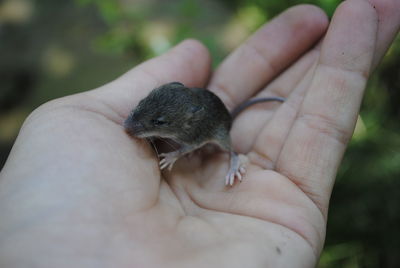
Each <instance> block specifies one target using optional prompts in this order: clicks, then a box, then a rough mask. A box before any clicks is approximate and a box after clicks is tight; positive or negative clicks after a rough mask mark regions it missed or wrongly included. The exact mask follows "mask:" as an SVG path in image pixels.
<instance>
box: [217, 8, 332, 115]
mask: <svg viewBox="0 0 400 268" xmlns="http://www.w3.org/2000/svg"><path fill="white" fill-rule="evenodd" d="M326 26H327V18H326V16H325V14H324V13H323V12H322V11H321V10H320V9H318V8H316V7H314V6H310V5H301V6H296V7H293V8H290V9H288V10H287V11H286V12H284V13H282V14H281V15H279V16H278V17H276V18H275V19H273V20H272V21H271V22H269V23H268V24H266V25H265V26H264V27H262V28H261V29H259V30H258V31H257V32H256V33H255V34H254V35H253V36H251V37H250V38H249V39H248V40H247V41H246V42H245V43H244V44H243V45H241V46H240V47H239V48H237V49H236V50H235V51H234V52H233V53H232V54H231V55H230V56H228V58H227V59H226V60H225V61H224V62H222V64H221V65H220V66H219V67H218V69H217V70H216V72H215V73H214V75H213V76H212V78H211V82H210V85H209V88H210V89H211V90H213V91H214V92H215V93H216V94H217V95H219V96H220V97H221V99H222V100H223V101H224V103H225V104H226V105H227V106H228V107H229V108H230V109H232V108H233V107H235V106H236V105H237V104H239V103H240V102H242V101H244V100H245V99H247V98H249V97H250V96H252V95H254V94H255V93H256V92H257V91H258V90H260V89H261V88H262V87H264V86H265V84H267V83H268V81H270V80H271V79H272V78H273V77H275V76H276V75H278V74H279V73H280V72H281V71H282V70H283V69H284V68H286V67H287V66H288V65H289V64H290V63H292V62H293V61H294V60H296V59H297V58H298V57H299V56H300V55H302V54H303V53H304V52H305V51H307V50H308V49H309V48H310V47H311V46H312V45H313V44H314V43H315V42H316V41H317V40H318V39H319V38H320V37H321V36H322V34H323V33H324V31H325V29H326Z"/></svg>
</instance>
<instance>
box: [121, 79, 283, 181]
mask: <svg viewBox="0 0 400 268" xmlns="http://www.w3.org/2000/svg"><path fill="white" fill-rule="evenodd" d="M267 101H279V102H283V101H285V99H284V98H280V97H270V98H259V99H251V100H248V101H246V102H244V103H242V104H241V105H239V106H238V107H237V108H236V109H234V110H233V112H232V114H230V113H229V111H228V110H227V108H226V107H225V105H224V104H223V102H222V101H221V100H220V99H219V98H218V97H217V96H216V95H215V94H214V93H212V92H211V91H209V90H207V89H202V88H188V87H186V86H184V85H183V84H182V83H179V82H172V83H168V84H165V85H162V86H160V87H158V88H155V89H153V90H152V91H151V92H150V94H149V95H148V96H147V97H146V98H144V99H142V100H141V101H140V102H139V104H138V106H137V107H136V108H134V109H133V110H132V112H131V113H130V115H129V116H128V118H127V119H126V120H125V122H124V127H125V130H126V131H127V132H128V133H129V134H130V135H132V136H134V137H138V138H150V137H155V138H168V139H171V140H173V141H175V142H176V143H178V144H180V145H181V147H180V148H179V149H178V150H176V151H173V152H169V153H163V154H160V155H159V156H160V158H162V159H161V161H160V168H161V169H164V168H166V167H168V169H169V170H170V169H171V168H172V166H173V165H174V163H175V161H176V160H178V159H179V158H180V157H182V156H183V155H185V154H187V153H190V152H192V151H194V150H196V149H198V148H200V147H202V146H203V145H205V144H207V143H214V144H217V145H218V146H219V147H220V148H222V149H223V150H224V151H227V152H229V153H230V168H229V172H228V174H227V175H226V177H225V184H226V185H231V186H232V185H233V183H234V181H235V178H237V179H238V180H239V181H241V180H242V175H243V174H244V172H245V169H244V166H243V164H242V163H241V161H240V159H239V155H238V154H237V153H236V152H234V151H233V149H232V145H231V139H230V135H229V131H230V129H231V126H232V121H233V119H234V118H235V117H236V116H237V115H238V114H239V113H240V112H241V111H243V110H244V109H246V108H247V107H248V106H250V105H253V104H255V103H259V102H267Z"/></svg>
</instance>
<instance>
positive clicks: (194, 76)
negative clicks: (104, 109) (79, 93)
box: [88, 40, 211, 118]
mask: <svg viewBox="0 0 400 268" xmlns="http://www.w3.org/2000/svg"><path fill="white" fill-rule="evenodd" d="M210 63H211V59H210V55H209V53H208V50H207V48H205V47H204V46H203V45H202V44H201V43H200V42H198V41H195V40H186V41H183V42H182V43H180V44H178V45H177V46H175V47H174V48H172V49H171V50H170V51H168V52H167V53H165V54H164V55H161V56H159V57H157V58H154V59H151V60H148V61H146V62H144V63H142V64H140V65H138V66H137V67H135V68H133V69H132V70H130V71H129V72H127V73H126V74H124V75H123V76H121V77H119V78H118V79H116V80H115V81H113V82H111V83H109V84H107V85H105V86H103V87H101V88H98V89H96V90H92V91H90V92H88V94H90V95H91V96H92V97H95V98H97V99H99V100H100V101H102V102H105V103H106V104H107V105H108V106H110V107H111V108H112V109H113V110H115V111H116V112H117V113H118V114H119V115H121V117H124V118H125V117H126V116H127V115H128V113H129V112H130V110H131V109H132V108H133V107H134V106H135V105H136V104H137V102H138V101H139V100H140V99H142V98H143V97H145V96H146V95H147V94H148V93H149V92H150V91H151V90H152V89H153V88H155V87H157V86H159V85H161V84H164V83H168V82H172V81H179V82H181V83H183V84H185V85H187V86H192V87H193V86H197V87H202V86H205V84H206V82H207V81H208V78H209V74H210Z"/></svg>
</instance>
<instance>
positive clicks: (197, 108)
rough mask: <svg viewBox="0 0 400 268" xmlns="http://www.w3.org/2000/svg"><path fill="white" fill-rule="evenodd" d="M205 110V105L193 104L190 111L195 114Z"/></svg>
mask: <svg viewBox="0 0 400 268" xmlns="http://www.w3.org/2000/svg"><path fill="white" fill-rule="evenodd" d="M203 110H204V107H203V106H197V105H193V106H192V107H191V108H190V111H191V112H192V113H193V114H198V113H201V112H202V111H203Z"/></svg>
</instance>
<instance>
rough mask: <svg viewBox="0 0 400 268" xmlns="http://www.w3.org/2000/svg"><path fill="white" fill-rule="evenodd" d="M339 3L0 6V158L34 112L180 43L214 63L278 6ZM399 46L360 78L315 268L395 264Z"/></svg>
mask: <svg viewBox="0 0 400 268" xmlns="http://www.w3.org/2000/svg"><path fill="white" fill-rule="evenodd" d="M340 2H341V1H339V0H309V1H300V0H282V1H265V0H203V1H200V0H170V1H161V0H75V2H71V1H68V0H59V1H51V0H41V1H30V0H3V1H0V30H1V31H0V40H1V42H0V49H1V50H2V51H5V52H6V53H3V54H2V55H1V61H0V81H1V91H0V104H1V105H0V108H1V109H0V112H1V114H0V127H1V133H0V147H1V148H0V152H1V154H2V162H4V160H5V157H6V155H7V153H8V151H9V149H10V147H11V144H12V142H13V139H14V138H15V136H16V134H17V131H18V128H19V126H20V125H21V123H22V120H23V118H24V117H26V115H27V114H28V113H29V112H30V111H31V110H32V109H33V108H35V107H36V106H38V105H39V104H41V103H43V102H44V101H47V100H49V99H52V98H56V97H60V96H63V95H67V94H72V93H75V92H79V91H82V90H87V89H90V88H93V87H96V86H99V85H101V84H103V83H105V82H107V81H109V80H111V79H112V78H114V77H116V76H117V75H119V74H121V73H123V71H125V70H127V69H128V68H129V67H130V66H132V65H133V64H135V63H139V62H141V61H143V60H145V59H147V58H150V57H153V56H156V55H159V54H161V53H163V52H164V51H166V50H167V49H169V48H170V47H172V46H173V45H175V44H176V43H178V42H180V41H181V40H183V39H185V38H196V39H199V40H201V41H202V42H203V43H204V44H206V46H207V47H208V48H209V50H210V51H211V54H212V56H213V60H214V65H217V64H218V63H219V62H220V61H221V60H222V59H223V58H224V57H225V56H226V55H227V54H228V53H229V52H230V51H231V50H232V49H233V48H235V47H236V46H237V45H238V44H240V43H241V42H242V41H243V40H244V39H245V38H246V37H248V36H249V35H250V34H251V33H252V32H254V31H255V30H256V29H257V28H258V27H260V26H261V25H262V24H264V23H265V22H267V21H268V20H270V19H271V18H272V17H274V16H275V15H277V14H278V13H280V12H282V11H283V10H285V9H287V8H289V7H291V6H293V5H296V4H301V3H309V4H314V5H317V6H319V7H321V8H323V9H324V10H325V12H326V13H327V14H328V15H329V16H331V15H332V14H333V12H334V10H335V8H336V7H337V5H338V4H339V3H340ZM399 104H400V40H399V38H397V40H396V42H394V44H393V45H392V46H391V48H390V49H389V52H388V53H387V55H386V57H385V58H384V59H383V61H382V63H381V65H380V67H379V68H378V70H376V72H375V74H374V75H373V77H372V78H371V79H370V81H369V84H368V88H367V91H366V96H365V98H364V101H363V104H362V109H361V112H360V116H359V118H358V123H357V126H356V130H355V134H354V136H353V139H352V141H351V143H350V146H349V148H348V150H347V153H346V155H345V157H344V159H343V164H342V166H341V168H340V170H339V174H338V177H337V182H336V185H335V188H334V191H333V194H332V200H331V206H330V213H329V220H328V231H327V238H326V246H325V249H324V251H323V253H322V256H321V260H320V264H319V267H323V268H331V267H389V268H390V267H400V256H399V254H398V253H399V252H400V230H399V227H398V226H399V224H400V180H399V178H400V125H399V119H400V105H399Z"/></svg>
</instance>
